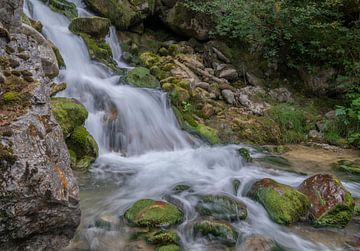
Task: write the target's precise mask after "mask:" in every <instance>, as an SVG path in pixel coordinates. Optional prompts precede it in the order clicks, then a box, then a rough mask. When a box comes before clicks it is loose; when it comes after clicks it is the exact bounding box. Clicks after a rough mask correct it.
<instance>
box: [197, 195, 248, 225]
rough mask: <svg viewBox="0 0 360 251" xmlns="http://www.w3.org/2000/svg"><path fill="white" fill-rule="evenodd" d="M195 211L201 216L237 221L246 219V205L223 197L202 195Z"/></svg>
mask: <svg viewBox="0 0 360 251" xmlns="http://www.w3.org/2000/svg"><path fill="white" fill-rule="evenodd" d="M196 209H197V210H198V212H199V213H200V214H201V215H202V216H212V217H214V218H216V219H221V220H228V221H238V220H244V219H246V217H247V209H246V205H245V204H244V203H242V202H240V201H238V200H237V199H234V198H231V197H229V196H225V195H204V196H201V197H200V200H199V202H198V204H197V205H196Z"/></svg>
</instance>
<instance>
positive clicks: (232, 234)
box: [194, 220, 238, 246]
mask: <svg viewBox="0 0 360 251" xmlns="http://www.w3.org/2000/svg"><path fill="white" fill-rule="evenodd" d="M194 234H195V235H200V236H203V237H206V238H207V239H209V240H216V241H220V242H221V243H223V244H225V245H228V246H234V245H235V244H236V241H237V238H238V234H237V232H236V231H235V230H234V229H233V228H232V226H230V225H229V224H226V223H224V222H218V221H209V220H204V221H201V222H198V223H195V224H194Z"/></svg>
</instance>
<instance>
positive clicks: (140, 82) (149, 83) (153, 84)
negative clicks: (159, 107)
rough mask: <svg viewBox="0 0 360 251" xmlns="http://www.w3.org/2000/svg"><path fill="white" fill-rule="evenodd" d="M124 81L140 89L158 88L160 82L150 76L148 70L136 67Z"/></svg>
mask: <svg viewBox="0 0 360 251" xmlns="http://www.w3.org/2000/svg"><path fill="white" fill-rule="evenodd" d="M126 81H127V82H128V83H129V84H131V85H134V86H136V87H140V88H160V82H159V81H158V80H157V79H156V78H155V77H154V76H153V75H151V73H150V71H149V69H147V68H144V67H136V68H134V69H132V70H130V71H129V72H128V74H127V77H126Z"/></svg>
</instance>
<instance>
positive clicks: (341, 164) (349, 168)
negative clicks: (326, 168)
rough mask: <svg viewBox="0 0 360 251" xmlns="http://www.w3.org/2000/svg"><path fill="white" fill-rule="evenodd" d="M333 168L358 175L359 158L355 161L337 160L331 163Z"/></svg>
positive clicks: (359, 170)
mask: <svg viewBox="0 0 360 251" xmlns="http://www.w3.org/2000/svg"><path fill="white" fill-rule="evenodd" d="M333 168H334V170H336V171H339V172H344V173H349V174H353V175H360V159H358V160H355V161H350V160H339V161H338V162H337V163H335V164H333Z"/></svg>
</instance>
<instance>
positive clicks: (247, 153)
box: [239, 148, 252, 162]
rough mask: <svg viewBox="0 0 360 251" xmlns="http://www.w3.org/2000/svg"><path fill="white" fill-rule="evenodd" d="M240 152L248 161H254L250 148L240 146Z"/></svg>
mask: <svg viewBox="0 0 360 251" xmlns="http://www.w3.org/2000/svg"><path fill="white" fill-rule="evenodd" d="M239 154H240V156H241V157H242V158H243V159H244V160H245V161H246V162H251V161H252V158H251V155H250V151H249V149H247V148H240V149H239Z"/></svg>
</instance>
